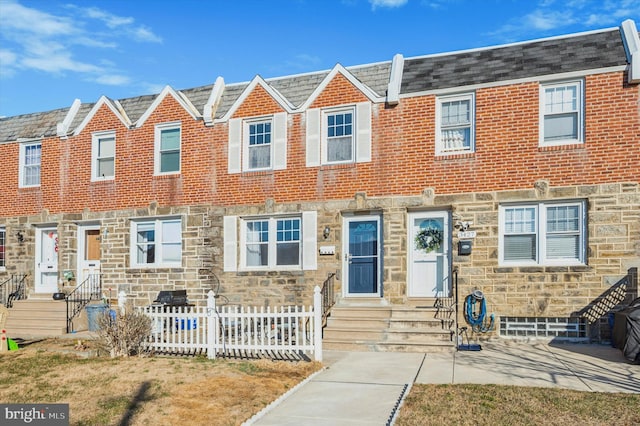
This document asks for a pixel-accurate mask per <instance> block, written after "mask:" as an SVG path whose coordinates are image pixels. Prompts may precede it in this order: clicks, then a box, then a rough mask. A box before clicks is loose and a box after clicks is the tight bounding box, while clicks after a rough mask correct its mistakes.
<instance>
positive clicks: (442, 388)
mask: <svg viewBox="0 0 640 426" xmlns="http://www.w3.org/2000/svg"><path fill="white" fill-rule="evenodd" d="M428 424H446V425H469V426H471V425H473V426H475V425H535V426H538V425H562V426H572V425H581V426H590V425H594V426H595V425H598V426H601V425H616V426H627V425H628V426H631V425H634V426H635V425H639V424H640V395H638V394H628V393H598V392H579V391H573V390H567V389H555V388H554V389H550V388H533V387H518V386H497V385H423V384H415V385H413V387H412V388H411V392H410V394H409V396H408V397H407V398H406V399H405V401H404V404H403V406H402V408H401V410H400V413H399V418H398V420H397V422H396V425H398V426H409V425H428Z"/></svg>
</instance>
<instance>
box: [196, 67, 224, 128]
mask: <svg viewBox="0 0 640 426" xmlns="http://www.w3.org/2000/svg"><path fill="white" fill-rule="evenodd" d="M224 87H225V84H224V78H222V77H220V76H219V77H218V78H216V82H215V83H213V88H212V89H211V95H209V99H208V100H207V103H206V104H204V109H203V113H202V118H203V119H204V123H205V124H206V125H212V124H213V116H214V115H215V113H216V110H217V109H218V105H220V100H221V99H222V94H223V93H224Z"/></svg>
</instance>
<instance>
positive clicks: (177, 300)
mask: <svg viewBox="0 0 640 426" xmlns="http://www.w3.org/2000/svg"><path fill="white" fill-rule="evenodd" d="M152 306H191V305H190V304H189V300H188V299H187V290H161V291H160V293H158V297H156V300H154V301H153V303H152Z"/></svg>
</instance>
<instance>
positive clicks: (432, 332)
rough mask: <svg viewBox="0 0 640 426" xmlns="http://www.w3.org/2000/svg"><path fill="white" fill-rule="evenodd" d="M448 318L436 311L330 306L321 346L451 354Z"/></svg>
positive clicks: (386, 307) (450, 324) (366, 350)
mask: <svg viewBox="0 0 640 426" xmlns="http://www.w3.org/2000/svg"><path fill="white" fill-rule="evenodd" d="M443 317H444V318H443ZM452 317H453V316H452V315H443V312H442V309H440V310H438V309H436V308H424V307H420V308H417V307H406V306H380V305H378V306H334V307H333V308H332V309H331V314H330V316H329V318H328V319H327V326H326V327H325V328H324V330H323V338H322V345H323V348H324V349H329V350H345V351H346V350H348V351H363V352H369V351H371V352H442V351H453V350H455V341H454V333H453V330H454V327H455V326H454V324H453V321H452V320H451V319H450V318H452Z"/></svg>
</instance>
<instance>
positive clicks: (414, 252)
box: [407, 211, 451, 297]
mask: <svg viewBox="0 0 640 426" xmlns="http://www.w3.org/2000/svg"><path fill="white" fill-rule="evenodd" d="M408 223H409V226H408V228H409V229H408V235H407V241H408V243H407V251H408V256H407V257H408V283H407V295H408V296H409V297H448V296H449V295H450V292H451V282H450V277H449V276H450V273H449V269H450V268H449V255H450V254H449V252H450V250H449V213H448V212H445V211H440V212H420V213H418V212H416V213H409V221H408Z"/></svg>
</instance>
